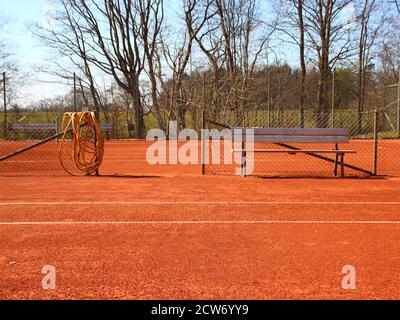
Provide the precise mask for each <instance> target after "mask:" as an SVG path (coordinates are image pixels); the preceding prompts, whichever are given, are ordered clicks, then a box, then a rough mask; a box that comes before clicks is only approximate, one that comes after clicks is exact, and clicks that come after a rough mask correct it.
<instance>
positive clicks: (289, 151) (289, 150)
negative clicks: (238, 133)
mask: <svg viewBox="0 0 400 320" xmlns="http://www.w3.org/2000/svg"><path fill="white" fill-rule="evenodd" d="M233 152H247V153H258V152H269V153H274V152H276V153H333V154H340V153H353V154H355V153H357V152H356V151H354V150H304V149H302V150H292V149H255V150H250V149H234V150H233Z"/></svg>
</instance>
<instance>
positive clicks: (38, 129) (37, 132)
mask: <svg viewBox="0 0 400 320" xmlns="http://www.w3.org/2000/svg"><path fill="white" fill-rule="evenodd" d="M10 131H11V132H15V133H16V134H17V137H18V134H19V133H24V134H29V135H30V137H29V138H32V139H38V138H44V137H43V134H44V133H45V134H46V137H47V136H49V135H50V136H51V135H55V134H57V125H56V124H55V123H34V124H32V123H13V124H12V125H11V130H10Z"/></svg>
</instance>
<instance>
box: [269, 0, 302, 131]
mask: <svg viewBox="0 0 400 320" xmlns="http://www.w3.org/2000/svg"><path fill="white" fill-rule="evenodd" d="M304 1H305V0H289V1H288V3H285V4H287V6H282V3H281V1H278V2H277V4H276V5H277V6H278V9H277V10H278V11H280V10H281V9H282V8H283V9H284V13H283V20H282V21H281V22H280V26H279V31H280V32H283V33H284V34H285V35H286V36H288V37H289V39H290V42H293V43H294V44H295V45H296V46H297V47H298V49H299V64H300V83H299V88H300V101H299V102H300V103H299V104H300V108H299V109H300V126H301V127H302V128H303V127H304V109H305V107H306V97H307V94H306V79H307V67H306V39H305V36H306V30H305V23H304Z"/></svg>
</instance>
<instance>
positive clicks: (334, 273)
mask: <svg viewBox="0 0 400 320" xmlns="http://www.w3.org/2000/svg"><path fill="white" fill-rule="evenodd" d="M121 143H122V142H121ZM124 143H128V142H123V143H122V144H124ZM116 145H118V143H116V144H111V145H110V148H111V149H110V148H109V149H107V150H108V151H107V153H106V158H105V163H104V168H103V170H102V173H103V174H104V175H105V176H102V177H81V178H76V177H69V176H65V175H55V176H52V175H42V176H40V174H39V173H36V174H35V175H37V176H25V177H22V176H13V175H12V174H10V175H9V176H2V177H0V230H1V232H0V246H1V250H0V273H1V277H0V298H2V299H38V298H39V299H54V298H56V299H81V298H83V299H98V298H101V299H103V298H105V299H359V298H367V299H399V298H400V256H399V255H398V252H400V218H399V212H400V179H399V178H396V177H395V176H387V177H378V178H368V179H367V178H365V177H350V178H347V179H334V178H331V177H330V176H329V172H330V170H331V165H330V164H329V165H327V167H326V168H325V167H323V170H322V171H323V172H324V174H325V173H326V172H327V173H328V174H325V176H324V177H323V178H320V179H317V178H315V177H312V175H311V176H308V177H306V178H299V177H292V178H290V179H283V178H275V179H268V178H267V179H266V178H260V177H251V178H246V179H242V178H240V177H235V176H221V175H215V176H214V175H213V176H205V177H202V176H200V174H199V167H198V166H188V167H184V169H183V167H182V166H166V167H161V166H157V167H151V166H145V165H144V164H143V163H144V159H143V154H141V153H140V152H137V150H138V149H136V151H132V154H129V152H117V150H120V148H121V146H117V147H115V146H116ZM113 147H114V148H116V149H115V150H114V152H113V151H112V148H113ZM383 147H385V146H383ZM142 149H143V150H145V147H144V146H143V148H142ZM110 150H111V152H110ZM143 150H142V151H143ZM286 157H288V156H287V155H286ZM293 159H301V158H293ZM123 160H125V162H124V161H123ZM128 160H131V161H130V162H129V161H128ZM282 161H283V160H282V159H279V158H277V159H276V162H270V163H278V164H279V168H281V167H282V166H283V165H286V164H287V163H284V162H282ZM294 161H295V160H294ZM368 161H369V160H368ZM317 163H320V162H317ZM26 165H28V163H26ZM304 165H305V163H304ZM322 165H324V164H322ZM305 167H306V168H309V166H308V165H307V166H306V165H305ZM282 170H283V169H282ZM315 170H316V172H317V171H318V170H321V169H320V168H318V169H316V167H315ZM299 171H301V170H299ZM288 172H290V171H288ZM116 175H118V177H117V176H116ZM45 265H52V266H54V267H55V268H56V271H57V288H56V290H53V291H45V290H43V289H42V288H41V280H42V277H43V276H44V275H43V274H42V273H41V270H42V267H43V266H45ZM345 265H353V266H354V267H355V268H356V270H357V288H356V290H350V291H348V290H343V289H342V283H341V282H342V277H343V275H342V273H341V272H342V267H343V266H345Z"/></svg>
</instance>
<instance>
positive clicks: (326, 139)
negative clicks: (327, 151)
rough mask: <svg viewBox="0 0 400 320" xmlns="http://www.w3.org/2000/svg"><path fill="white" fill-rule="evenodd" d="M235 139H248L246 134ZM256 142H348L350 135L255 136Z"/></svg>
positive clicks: (234, 139) (235, 136) (234, 138)
mask: <svg viewBox="0 0 400 320" xmlns="http://www.w3.org/2000/svg"><path fill="white" fill-rule="evenodd" d="M233 141H244V142H245V141H247V139H246V136H245V135H244V136H242V135H234V136H233ZM254 142H271V143H290V142H293V143H347V142H349V136H267V135H265V136H260V135H258V136H254Z"/></svg>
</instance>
